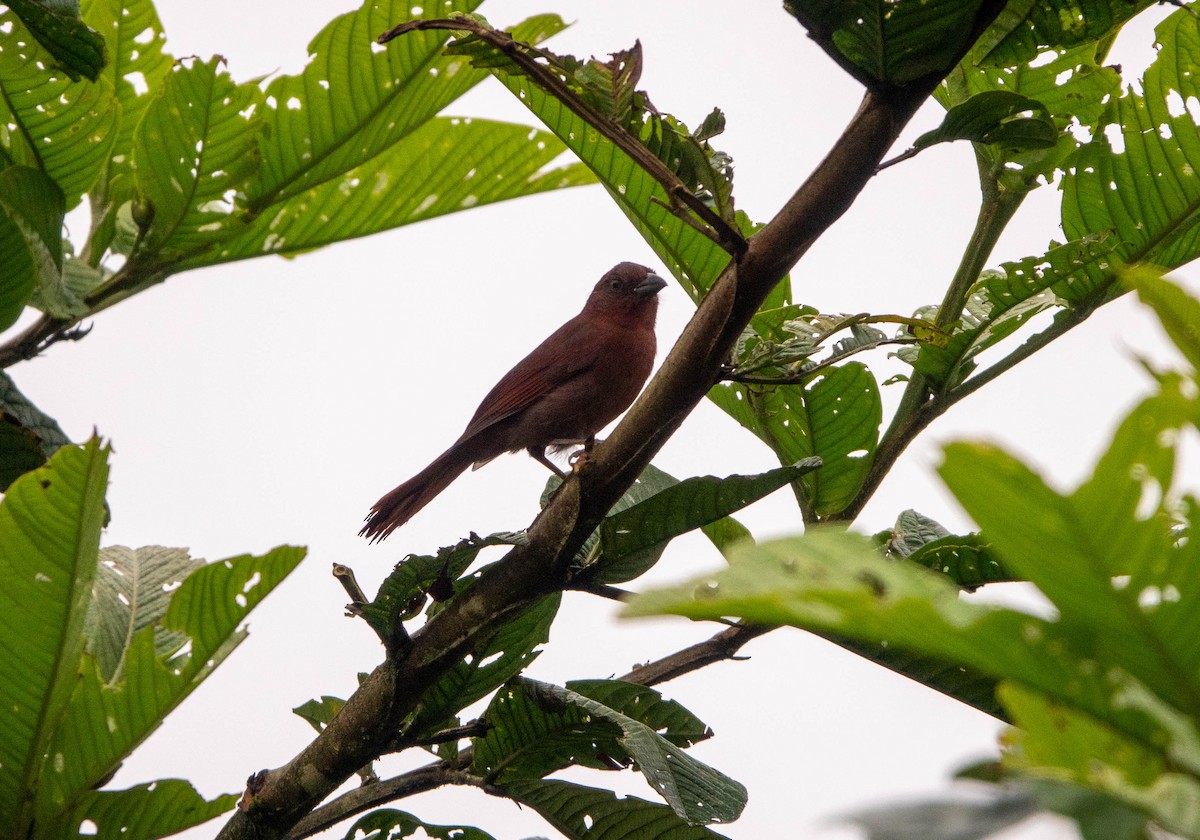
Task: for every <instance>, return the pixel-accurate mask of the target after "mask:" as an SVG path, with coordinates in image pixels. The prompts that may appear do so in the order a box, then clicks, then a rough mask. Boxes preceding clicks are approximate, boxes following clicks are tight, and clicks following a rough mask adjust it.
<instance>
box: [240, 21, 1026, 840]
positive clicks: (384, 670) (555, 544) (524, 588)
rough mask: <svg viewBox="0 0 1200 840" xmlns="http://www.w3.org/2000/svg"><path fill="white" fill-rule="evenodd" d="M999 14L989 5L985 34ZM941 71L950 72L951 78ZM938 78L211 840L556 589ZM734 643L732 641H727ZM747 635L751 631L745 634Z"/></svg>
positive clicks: (315, 792) (785, 227)
mask: <svg viewBox="0 0 1200 840" xmlns="http://www.w3.org/2000/svg"><path fill="white" fill-rule="evenodd" d="M1003 5H1004V4H1003V3H1002V2H1000V0H991V2H986V3H985V4H984V9H985V11H984V12H981V17H980V19H979V20H978V21H977V25H978V26H979V28H981V29H982V27H983V26H985V25H986V24H987V22H988V21H990V20H991V18H992V17H994V16H995V15H996V14H997V13H998V12H999V10H1000V8H1001V7H1002V6H1003ZM947 69H948V68H947ZM938 80H939V76H938V75H931V76H929V77H927V78H925V79H922V80H918V81H917V82H914V83H913V84H910V85H907V86H905V87H904V88H902V89H894V90H889V91H886V92H883V93H879V92H876V93H869V94H868V95H867V96H866V98H865V99H864V100H863V103H862V106H861V107H860V108H859V110H858V113H857V114H856V115H855V116H854V118H853V119H852V120H851V122H850V124H849V125H848V126H847V128H846V130H845V132H844V133H843V134H842V137H841V138H840V140H839V141H838V143H837V144H836V146H835V147H834V148H833V150H832V151H831V152H830V153H829V155H828V156H827V157H826V158H825V159H824V160H823V161H822V162H821V163H820V165H819V166H818V167H817V169H816V171H814V172H813V174H812V175H811V177H810V178H809V179H808V180H807V181H806V182H805V184H804V185H803V186H802V187H801V188H800V189H799V190H798V191H797V192H796V194H795V195H794V196H793V197H792V198H791V199H790V200H789V201H788V203H787V204H786V205H785V206H784V208H783V209H782V210H781V211H780V213H779V214H778V215H777V216H776V217H775V219H773V220H772V221H771V222H770V223H769V224H768V225H767V226H766V227H765V228H764V229H763V230H762V231H761V232H760V233H758V234H757V235H756V236H754V237H753V238H752V239H751V240H750V243H749V248H748V250H747V251H746V253H745V254H744V255H743V256H742V257H741V258H740V259H739V260H735V261H734V262H731V263H730V264H729V266H727V267H726V269H725V270H724V271H723V272H722V274H721V276H720V277H719V278H718V279H717V281H716V283H715V284H714V285H713V287H712V289H711V290H710V292H709V293H708V295H707V296H706V297H705V299H704V300H703V301H702V302H701V304H700V306H699V307H698V308H697V310H696V313H695V315H694V316H693V318H692V320H691V322H690V323H689V324H688V326H687V328H686V329H685V330H684V332H683V334H682V335H681V336H680V339H679V341H678V342H677V343H676V345H675V347H674V348H673V349H672V350H671V353H670V354H669V355H668V357H667V359H666V361H665V362H664V363H663V366H662V368H661V370H659V372H658V374H657V375H656V376H655V377H654V379H653V381H652V382H651V383H650V385H649V386H648V387H647V389H646V391H645V393H644V394H643V395H642V397H641V398H640V399H639V400H638V401H637V402H636V403H635V404H634V406H633V407H632V408H631V409H630V410H629V412H628V414H627V415H626V416H625V419H624V420H623V421H622V422H621V424H620V425H619V426H618V427H617V429H616V431H615V432H614V433H613V435H612V436H611V437H610V438H609V439H608V440H606V441H604V442H603V443H601V444H598V445H597V446H596V448H595V451H594V452H593V453H592V457H591V458H590V459H589V460H588V462H587V465H586V466H585V467H584V468H582V469H581V470H579V471H577V472H576V473H574V474H573V475H572V476H571V478H570V479H568V481H567V482H566V483H565V484H563V485H562V488H561V490H560V491H559V492H558V494H557V495H556V496H555V497H554V499H553V500H552V501H551V502H550V504H549V505H548V506H547V507H546V509H545V510H544V511H543V512H542V513H541V515H540V516H538V518H537V519H536V520H535V521H534V523H533V524H532V526H531V527H530V529H529V532H528V537H529V543H528V545H525V546H521V547H518V548H515V549H513V550H512V551H511V552H509V554H508V556H507V557H506V558H505V559H504V561H502V562H500V563H497V564H495V565H493V566H492V567H490V568H489V569H488V570H486V571H485V572H484V573H483V574H482V575H481V576H480V578H479V580H478V581H477V582H476V583H475V584H474V585H473V586H471V587H470V588H468V589H467V590H466V591H464V592H463V593H462V594H460V595H459V596H458V597H457V598H455V599H454V600H453V601H451V602H450V603H448V604H447V605H446V607H445V609H444V610H442V611H441V612H440V613H438V614H437V615H436V616H435V617H433V618H432V619H431V620H430V621H429V622H428V623H427V624H426V625H425V626H423V627H422V628H421V629H420V630H418V631H417V632H416V633H414V634H413V636H412V644H411V646H410V647H408V648H407V649H406V650H405V651H403V652H402V653H400V654H399V655H397V657H396V658H395V659H391V660H389V661H387V662H385V663H384V664H382V665H380V666H379V667H378V668H376V669H375V670H374V671H373V672H372V673H371V674H370V675H368V676H367V677H366V678H365V679H364V680H363V682H362V684H361V686H360V688H359V690H358V691H356V692H355V693H354V694H353V695H352V696H351V697H350V698H349V700H347V702H346V705H345V707H344V708H343V709H342V711H341V713H340V714H339V715H338V716H337V717H336V718H334V719H333V720H332V721H331V722H330V723H329V725H328V726H327V727H326V728H325V729H324V730H323V731H322V732H321V733H320V734H319V735H318V736H317V737H316V738H315V739H314V740H313V741H312V742H311V743H310V744H309V745H308V746H307V747H305V748H304V750H302V751H301V753H300V754H299V755H297V756H296V757H295V758H294V759H293V760H292V761H290V762H289V763H288V764H287V765H285V766H284V767H281V768H279V769H277V770H273V771H270V772H269V773H267V774H266V775H265V778H264V780H263V782H262V785H261V787H259V788H258V789H257V790H256V791H255V793H254V795H253V796H252V797H251V798H250V800H249V804H248V806H247V808H246V810H244V811H239V812H237V813H236V814H235V815H234V816H233V818H231V819H230V821H229V822H228V823H227V824H226V826H225V827H224V829H223V830H222V832H221V834H220V837H222V838H226V840H232V838H255V840H265V838H277V837H283V836H284V835H286V834H287V832H288V831H289V830H291V828H292V827H293V826H295V825H296V824H297V823H298V822H299V821H300V820H301V819H303V818H304V817H305V815H306V814H308V813H309V812H310V811H311V810H312V809H313V808H314V807H315V806H316V805H317V804H318V803H319V802H320V801H321V800H322V799H324V798H325V797H326V796H328V795H329V794H330V793H332V792H333V790H334V789H336V788H337V786H338V785H340V784H341V783H342V781H344V780H345V779H346V778H348V777H349V776H350V775H351V774H353V773H354V772H355V771H356V770H357V769H358V768H359V767H361V766H363V765H364V764H366V763H367V762H368V761H371V760H372V759H373V758H375V757H376V756H377V755H378V754H379V751H380V750H381V749H382V748H383V747H385V746H386V745H387V744H388V743H389V741H390V740H391V738H392V736H393V735H394V733H395V732H396V731H397V730H398V729H399V727H400V724H401V723H402V722H403V720H404V719H405V717H406V716H407V715H408V714H409V713H411V712H412V711H413V710H414V709H415V708H416V707H417V705H418V704H419V703H420V700H421V698H422V696H423V695H424V694H425V692H426V691H427V690H428V689H429V687H430V686H431V685H433V683H434V682H435V681H436V680H437V679H439V678H440V677H441V676H442V675H443V674H445V673H446V672H447V670H448V669H449V668H451V667H452V666H453V665H454V664H455V663H456V662H458V661H459V660H460V659H461V658H462V656H463V655H464V654H465V653H466V652H467V650H469V648H470V647H471V645H472V643H473V642H474V641H475V640H476V639H478V638H480V637H481V636H482V635H483V634H485V633H488V632H490V631H491V630H492V629H494V628H496V627H497V626H499V625H500V624H502V623H503V622H505V621H508V620H511V619H512V618H513V617H515V616H517V615H519V614H520V613H521V612H522V611H523V610H525V609H526V608H527V607H528V606H529V605H530V604H531V603H532V602H533V601H535V600H536V599H537V598H539V597H541V596H542V595H545V594H547V593H550V592H553V591H556V590H558V589H561V588H562V587H563V586H564V585H565V584H566V582H567V575H568V572H569V567H570V563H571V559H572V558H573V556H574V554H575V552H576V551H577V550H578V549H579V547H580V546H581V545H582V544H583V542H584V540H585V539H586V538H587V537H588V535H589V534H591V532H592V531H593V530H594V529H595V528H596V526H597V525H598V524H599V522H600V520H601V519H602V518H603V516H604V514H605V513H606V512H607V511H608V510H609V509H610V508H611V507H612V505H613V504H614V503H615V502H616V501H617V500H618V499H619V498H620V496H621V494H622V493H623V492H624V491H625V490H626V489H627V488H628V487H629V486H630V485H631V484H632V483H633V481H634V480H635V479H636V477H637V476H638V475H639V474H640V473H641V471H642V469H643V468H644V467H645V466H646V465H647V464H648V463H649V462H650V459H651V458H652V457H653V455H654V454H655V453H656V452H657V451H658V450H659V448H660V447H661V446H662V445H663V443H664V442H665V441H666V440H667V439H668V438H669V437H670V436H671V434H673V433H674V431H675V430H676V429H677V428H678V427H679V425H680V424H681V423H682V422H683V420H684V419H685V418H686V417H687V416H688V414H689V413H690V412H691V410H692V409H693V408H694V407H695V405H696V404H697V403H698V402H699V401H700V400H701V399H703V398H704V395H705V394H706V393H707V392H708V390H709V388H710V387H711V386H712V385H713V384H714V383H716V382H717V381H718V379H719V377H720V371H721V365H722V363H723V361H724V360H725V359H726V358H727V356H728V353H729V351H730V349H731V348H732V347H733V346H734V343H735V342H736V341H737V339H738V337H739V336H740V335H741V332H742V330H743V329H744V328H745V327H746V325H747V324H748V323H749V321H750V318H751V316H753V315H754V313H755V312H756V311H757V310H758V308H759V307H760V306H761V305H762V303H763V301H764V300H765V299H766V297H767V295H768V294H769V293H770V291H771V290H772V289H773V288H774V287H775V286H776V284H778V283H779V281H780V279H781V278H782V277H783V276H784V274H786V273H787V272H788V271H789V270H790V269H791V267H792V266H793V265H794V264H795V263H796V261H797V260H799V258H800V257H801V256H802V255H803V254H804V253H805V251H807V250H808V248H809V247H811V245H812V244H813V242H815V241H816V239H817V237H818V236H819V235H820V234H821V233H822V232H823V231H824V230H826V229H827V228H828V227H829V226H830V225H832V224H833V223H834V222H835V221H837V219H838V218H839V217H840V216H841V215H842V214H843V213H844V212H845V211H846V209H847V208H848V207H849V206H850V204H851V202H852V201H853V200H854V198H855V196H857V195H858V193H859V192H860V191H861V190H862V188H863V187H864V186H865V185H866V183H867V181H868V180H869V179H870V178H871V177H872V175H873V174H874V172H875V167H876V166H877V165H878V163H879V161H880V160H882V159H883V155H884V154H885V153H886V152H887V150H888V149H889V147H890V146H891V145H892V143H893V142H894V141H895V139H896V137H897V135H898V134H899V132H900V130H901V128H902V127H903V126H904V125H905V124H906V123H907V122H908V120H909V119H910V118H911V117H912V115H913V113H914V112H915V111H916V109H917V107H918V106H919V105H920V104H921V103H922V102H923V101H924V100H925V98H926V97H927V96H928V95H929V93H930V91H931V90H932V89H933V87H934V85H935V84H936V83H937V81H938ZM725 632H734V631H725ZM741 632H747V631H741Z"/></svg>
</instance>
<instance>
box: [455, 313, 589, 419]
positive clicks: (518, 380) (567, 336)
mask: <svg viewBox="0 0 1200 840" xmlns="http://www.w3.org/2000/svg"><path fill="white" fill-rule="evenodd" d="M587 331H588V327H587V326H586V325H585V324H581V323H579V322H578V319H572V320H570V321H568V322H567V323H566V324H563V326H561V327H560V328H559V329H558V330H556V331H555V332H554V334H553V335H551V336H550V337H549V338H547V339H546V340H545V341H543V342H542V343H541V344H539V345H538V346H537V348H535V349H534V351H533V352H532V353H530V354H529V355H528V356H526V357H525V358H524V359H522V360H521V361H520V362H518V363H517V365H516V367H514V368H513V369H512V370H510V371H509V372H508V373H506V374H504V376H503V378H501V380H500V381H499V382H497V383H496V387H494V388H492V390H491V391H489V392H488V395H487V396H486V397H484V398H483V402H481V403H480V404H479V408H477V409H476V410H475V416H474V417H472V418H471V422H470V423H468V424H467V428H466V430H465V431H463V433H462V437H461V438H460V440H466V439H467V438H469V437H471V436H472V435H476V434H478V433H479V432H480V431H482V430H483V429H486V428H488V427H489V426H492V425H494V424H496V423H499V422H500V421H501V420H503V419H505V418H506V417H511V416H512V415H514V414H516V413H517V412H519V411H521V410H522V409H525V408H527V407H528V406H530V405H532V404H533V403H535V402H537V401H538V400H539V399H540V398H541V397H543V396H544V395H546V394H548V393H549V392H550V391H552V390H554V389H555V388H558V387H560V386H561V385H563V384H564V383H565V382H569V381H570V380H572V379H574V378H575V377H577V376H580V375H581V374H583V373H584V372H586V371H587V370H588V369H589V368H590V367H591V366H592V360H591V359H587V360H580V359H577V358H570V356H574V355H575V354H571V353H568V354H566V355H567V356H568V358H564V353H563V349H564V348H573V347H574V346H575V345H576V343H577V342H579V341H581V340H583V338H584V334H585V333H586V332H587Z"/></svg>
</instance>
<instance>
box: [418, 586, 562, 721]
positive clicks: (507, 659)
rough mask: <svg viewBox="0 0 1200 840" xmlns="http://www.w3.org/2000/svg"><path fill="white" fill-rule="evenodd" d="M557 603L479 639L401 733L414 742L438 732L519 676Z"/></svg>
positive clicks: (546, 601) (552, 599) (541, 603)
mask: <svg viewBox="0 0 1200 840" xmlns="http://www.w3.org/2000/svg"><path fill="white" fill-rule="evenodd" d="M484 568H487V567H486V566H485V567H484ZM481 571H482V570H481ZM477 574H478V573H477ZM561 602H562V595H561V594H560V593H555V594H553V595H547V596H546V597H544V598H541V599H539V600H538V601H535V602H534V603H533V605H532V606H530V607H529V608H528V609H527V610H525V612H523V613H521V615H519V616H518V617H517V618H515V619H513V620H512V621H510V622H508V623H507V624H504V625H502V626H501V627H500V628H499V629H497V630H496V631H494V632H493V633H490V634H486V635H485V636H483V637H482V638H480V639H479V640H478V641H477V642H476V643H475V645H474V647H473V648H472V650H471V652H470V653H468V654H467V656H466V658H465V659H464V660H463V661H462V662H459V663H458V664H456V665H455V666H454V667H452V668H451V669H450V670H449V671H447V672H446V674H445V675H444V676H443V677H442V678H441V679H439V680H438V681H437V682H436V683H434V685H433V686H432V687H431V688H430V689H429V690H428V691H426V692H425V696H424V697H422V698H421V707H420V708H419V709H418V710H417V712H416V713H415V714H414V715H413V717H412V719H411V720H410V721H409V722H408V725H407V733H408V734H409V735H410V736H413V737H420V736H422V735H428V734H430V733H431V732H434V731H436V730H438V729H440V728H442V727H443V726H444V725H446V724H447V723H448V721H449V720H450V719H451V718H452V717H453V716H454V715H455V714H457V713H458V712H459V711H461V710H462V709H464V708H466V707H467V706H469V705H471V704H472V703H474V702H475V701H476V700H479V699H481V698H483V697H486V696H487V695H488V694H490V693H491V692H493V691H495V690H496V689H497V688H499V687H500V686H501V685H503V684H504V683H506V682H507V681H508V680H509V679H511V678H512V677H514V676H516V675H517V674H519V673H520V672H521V671H523V670H524V669H525V668H526V667H527V666H528V665H529V663H531V662H533V660H534V659H536V658H537V656H538V654H539V653H540V652H541V651H540V650H538V647H539V646H540V645H542V644H545V642H546V641H547V640H548V639H549V638H550V625H551V624H552V623H553V622H554V616H555V615H557V614H558V607H559V604H560V603H561Z"/></svg>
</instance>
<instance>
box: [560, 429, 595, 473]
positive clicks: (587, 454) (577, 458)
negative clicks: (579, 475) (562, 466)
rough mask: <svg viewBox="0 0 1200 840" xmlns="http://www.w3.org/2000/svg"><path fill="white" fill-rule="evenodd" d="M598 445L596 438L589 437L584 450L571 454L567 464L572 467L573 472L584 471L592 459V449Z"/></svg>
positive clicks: (584, 444) (584, 443)
mask: <svg viewBox="0 0 1200 840" xmlns="http://www.w3.org/2000/svg"><path fill="white" fill-rule="evenodd" d="M595 445H596V436H595V435H588V439H587V440H585V441H584V442H583V449H577V450H575V451H574V452H572V453H571V457H570V458H568V459H567V463H568V464H570V465H571V471H572V472H579V471H580V470H581V469H583V468H584V467H585V466H586V465H587V462H588V459H589V458H591V457H592V447H594V446H595Z"/></svg>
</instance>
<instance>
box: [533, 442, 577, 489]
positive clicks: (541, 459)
mask: <svg viewBox="0 0 1200 840" xmlns="http://www.w3.org/2000/svg"><path fill="white" fill-rule="evenodd" d="M525 451H526V452H528V453H529V457H530V458H532V459H533V460H535V461H537V462H538V463H539V464H542V465H544V466H545V467H546V469H548V470H550V472H552V473H554V474H555V475H556V476H558V477H559V478H561V479H562V480H563V481H566V480H567V474H566V473H565V472H563V471H562V470H560V469H559V468H558V467H557V466H555V464H554V462H553V461H551V460H550V459H549V458H547V457H546V447H544V446H531V447H529V448H528V449H526V450H525Z"/></svg>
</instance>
